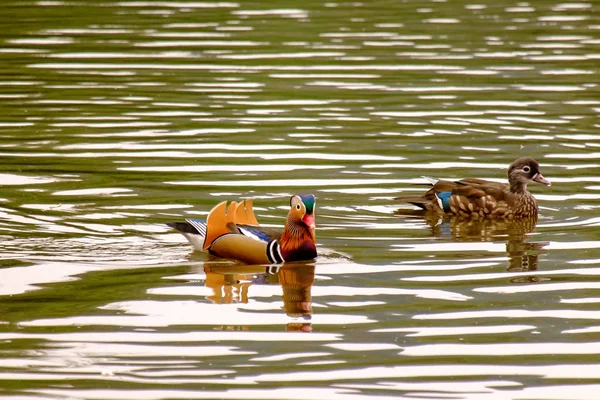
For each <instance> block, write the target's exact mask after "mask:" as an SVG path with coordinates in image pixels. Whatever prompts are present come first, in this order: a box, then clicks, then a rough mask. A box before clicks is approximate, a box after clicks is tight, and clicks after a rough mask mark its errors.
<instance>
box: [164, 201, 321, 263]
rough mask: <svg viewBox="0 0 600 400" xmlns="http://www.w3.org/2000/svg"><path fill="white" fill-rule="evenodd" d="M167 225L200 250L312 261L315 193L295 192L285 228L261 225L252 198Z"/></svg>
mask: <svg viewBox="0 0 600 400" xmlns="http://www.w3.org/2000/svg"><path fill="white" fill-rule="evenodd" d="M167 225H169V226H171V227H173V228H175V229H177V230H178V231H179V232H181V233H182V234H183V235H184V236H185V237H186V238H187V239H188V241H189V242H190V243H191V244H192V245H193V246H194V248H195V249H196V250H208V252H209V253H210V254H213V255H215V256H218V257H222V258H232V259H236V260H238V261H242V262H245V263H247V264H281V263H283V262H287V261H304V260H312V259H313V258H315V257H316V256H317V247H316V242H315V196H313V195H312V194H308V195H294V196H292V197H291V198H290V211H289V213H288V216H287V220H286V222H285V227H284V229H283V231H281V230H277V229H273V228H264V227H261V226H259V224H258V221H257V220H256V217H255V215H254V211H253V209H252V200H251V199H247V200H244V201H242V202H239V203H236V202H232V203H230V204H229V206H227V202H226V201H224V202H222V203H219V204H217V205H216V206H215V207H214V208H213V209H212V210H211V211H210V212H209V214H208V216H207V217H206V221H203V220H199V219H187V220H186V222H172V223H167Z"/></svg>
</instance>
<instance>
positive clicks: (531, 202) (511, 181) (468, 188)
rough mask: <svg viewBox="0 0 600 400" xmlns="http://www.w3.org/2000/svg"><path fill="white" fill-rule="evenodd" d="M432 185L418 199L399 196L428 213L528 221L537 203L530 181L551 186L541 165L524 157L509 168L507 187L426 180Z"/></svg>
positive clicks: (476, 181) (471, 181)
mask: <svg viewBox="0 0 600 400" xmlns="http://www.w3.org/2000/svg"><path fill="white" fill-rule="evenodd" d="M427 179H428V180H429V181H430V185H431V186H432V187H431V189H429V190H428V191H427V192H426V193H425V194H424V195H422V196H419V197H398V198H397V199H396V200H402V201H404V202H407V203H411V204H414V205H416V206H418V207H420V208H422V209H423V210H425V211H431V212H435V213H438V214H447V215H458V216H463V217H487V216H489V217H492V218H493V217H499V218H525V217H532V216H536V217H537V213H538V205H537V201H536V200H535V198H534V197H533V195H532V194H531V193H529V192H528V191H527V184H528V183H530V182H538V183H543V184H544V185H547V186H550V181H548V180H547V179H546V178H544V177H543V176H542V174H541V173H540V166H539V164H538V163H537V162H536V161H535V160H534V159H532V158H529V157H522V158H518V159H517V160H515V161H514V162H513V163H512V164H510V167H509V168H508V185H507V184H505V183H497V182H490V181H486V180H483V179H476V178H470V179H462V180H460V181H455V182H451V181H444V180H434V179H430V178H427Z"/></svg>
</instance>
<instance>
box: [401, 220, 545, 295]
mask: <svg viewBox="0 0 600 400" xmlns="http://www.w3.org/2000/svg"><path fill="white" fill-rule="evenodd" d="M398 214H401V213H400V212H399V213H398ZM411 218H415V216H411ZM420 218H421V219H424V220H425V221H426V222H427V223H428V224H429V225H430V226H431V230H432V233H433V235H434V236H436V237H447V238H451V239H452V240H453V241H457V242H473V241H484V242H492V241H498V240H506V252H507V254H508V266H507V271H510V272H527V271H537V269H538V262H539V255H540V254H542V253H543V248H544V246H545V245H547V244H548V243H547V242H533V241H530V240H528V234H529V233H532V232H534V231H535V227H536V225H537V220H538V218H537V215H535V216H531V217H528V218H517V219H489V218H465V217H460V216H443V217H442V216H439V215H427V214H423V215H421V216H420ZM538 280H539V277H535V276H523V277H518V278H513V279H512V280H511V282H514V283H526V282H537V281H538Z"/></svg>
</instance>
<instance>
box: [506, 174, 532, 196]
mask: <svg viewBox="0 0 600 400" xmlns="http://www.w3.org/2000/svg"><path fill="white" fill-rule="evenodd" d="M508 182H509V184H510V191H511V193H514V194H528V193H529V192H527V184H526V183H524V182H521V181H520V180H518V179H511V178H509V179H508Z"/></svg>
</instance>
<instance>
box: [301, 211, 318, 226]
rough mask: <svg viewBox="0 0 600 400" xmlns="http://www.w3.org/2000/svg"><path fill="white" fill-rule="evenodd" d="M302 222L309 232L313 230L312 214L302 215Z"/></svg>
mask: <svg viewBox="0 0 600 400" xmlns="http://www.w3.org/2000/svg"><path fill="white" fill-rule="evenodd" d="M302 222H304V223H305V224H306V226H308V227H309V228H310V229H311V230H314V229H315V216H314V215H313V214H304V217H302Z"/></svg>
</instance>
